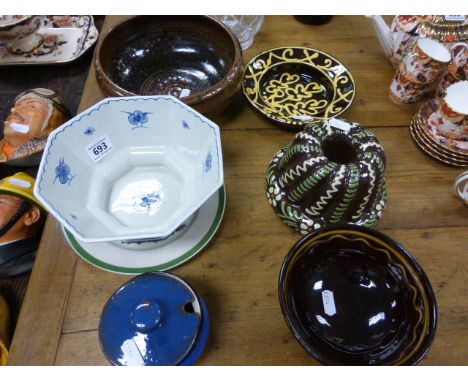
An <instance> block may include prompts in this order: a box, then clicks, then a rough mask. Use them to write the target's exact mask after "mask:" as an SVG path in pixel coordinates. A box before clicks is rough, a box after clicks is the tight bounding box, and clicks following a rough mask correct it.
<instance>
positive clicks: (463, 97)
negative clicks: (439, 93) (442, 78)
mask: <svg viewBox="0 0 468 382" xmlns="http://www.w3.org/2000/svg"><path fill="white" fill-rule="evenodd" d="M467 99H468V81H460V82H457V83H455V84H453V85H450V86H449V87H448V88H447V93H446V95H445V97H444V98H441V99H440V100H439V103H438V105H439V107H438V108H437V110H436V111H435V113H434V114H433V115H432V116H431V117H430V119H432V120H433V121H434V122H435V124H436V126H437V129H438V130H439V132H440V134H442V135H443V136H445V137H447V138H451V139H457V140H466V139H468V102H467Z"/></svg>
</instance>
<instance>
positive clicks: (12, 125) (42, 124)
mask: <svg viewBox="0 0 468 382" xmlns="http://www.w3.org/2000/svg"><path fill="white" fill-rule="evenodd" d="M68 118H69V112H68V110H67V109H66V108H65V107H64V106H63V104H62V103H61V101H60V99H59V98H58V97H57V95H56V93H55V92H54V91H53V90H50V89H44V88H36V89H29V90H26V91H25V92H23V93H21V94H20V95H19V96H18V97H17V98H16V99H15V104H14V106H13V108H12V109H11V111H10V115H9V116H8V117H7V120H6V121H5V124H4V128H3V138H4V139H3V140H1V141H0V162H6V161H10V160H13V159H23V158H26V157H28V156H30V155H33V154H36V153H39V152H41V151H42V150H43V149H44V147H45V143H46V140H47V136H48V135H49V133H50V132H51V131H53V130H55V129H56V128H57V127H59V126H60V125H61V124H63V123H64V122H65V121H66V120H67V119H68ZM28 165H31V164H28Z"/></svg>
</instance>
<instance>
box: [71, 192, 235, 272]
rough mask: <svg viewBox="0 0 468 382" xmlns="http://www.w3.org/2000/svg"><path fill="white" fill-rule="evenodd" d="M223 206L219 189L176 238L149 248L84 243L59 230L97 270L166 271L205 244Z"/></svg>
mask: <svg viewBox="0 0 468 382" xmlns="http://www.w3.org/2000/svg"><path fill="white" fill-rule="evenodd" d="M225 207H226V191H225V188H224V186H223V187H221V188H220V189H219V191H218V192H216V193H215V194H213V196H211V197H210V198H209V199H208V200H207V201H206V202H205V203H204V204H203V205H202V206H201V207H200V209H199V210H198V213H197V215H196V217H195V219H194V221H193V222H192V223H191V224H190V226H189V227H188V228H187V229H186V230H185V231H184V232H183V233H182V234H181V235H180V236H179V237H177V238H176V239H174V240H172V241H169V242H168V243H167V245H162V246H159V247H158V248H153V249H138V250H132V249H127V248H124V247H122V246H117V245H115V244H113V243H111V242H92V243H86V242H82V241H78V240H77V239H76V238H75V237H74V236H73V235H72V234H71V233H70V232H69V231H67V230H66V229H65V228H63V227H62V229H63V232H64V236H65V239H66V240H67V242H68V244H69V245H70V246H71V247H72V249H73V250H74V251H75V252H76V253H77V254H78V255H79V256H80V257H81V258H82V259H83V260H85V261H87V262H88V263H90V264H92V265H94V266H96V267H97V268H100V269H104V270H106V271H110V272H114V273H122V274H140V273H145V272H155V271H166V270H169V269H172V268H175V267H177V266H178V265H180V264H182V263H184V262H186V261H188V260H189V259H191V258H192V257H193V256H195V255H196V254H197V253H198V252H200V251H201V250H202V249H203V248H204V247H205V246H206V245H207V244H208V243H209V241H210V240H211V238H212V237H213V236H214V234H215V233H216V231H217V230H218V228H219V226H220V224H221V221H222V219H223V215H224V209H225Z"/></svg>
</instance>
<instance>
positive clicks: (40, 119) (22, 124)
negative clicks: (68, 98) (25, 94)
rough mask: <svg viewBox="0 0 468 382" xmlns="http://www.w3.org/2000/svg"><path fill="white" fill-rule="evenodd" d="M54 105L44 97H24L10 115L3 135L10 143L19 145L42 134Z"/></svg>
mask: <svg viewBox="0 0 468 382" xmlns="http://www.w3.org/2000/svg"><path fill="white" fill-rule="evenodd" d="M51 108H52V106H51V105H49V104H48V103H47V102H46V101H45V100H44V99H41V98H39V97H37V98H23V99H20V100H19V101H17V102H16V104H15V106H14V107H13V108H12V109H11V113H10V115H9V116H8V118H7V120H6V123H5V128H4V130H3V135H4V137H5V139H7V140H8V141H9V142H10V144H12V145H13V146H16V147H19V146H21V145H22V144H24V143H25V142H27V141H29V140H31V139H32V138H34V137H37V136H39V135H40V133H41V131H42V129H43V128H45V127H47V126H45V125H46V124H47V123H48V120H49V118H50V115H51V114H52V110H51Z"/></svg>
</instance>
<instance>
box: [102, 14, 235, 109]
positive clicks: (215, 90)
mask: <svg viewBox="0 0 468 382" xmlns="http://www.w3.org/2000/svg"><path fill="white" fill-rule="evenodd" d="M149 17H151V16H130V17H128V18H126V19H124V20H122V21H121V22H120V23H118V24H117V25H115V26H113V27H112V28H110V29H109V30H108V31H106V32H105V34H104V35H103V37H102V38H101V39H100V41H99V42H98V44H97V47H96V50H95V57H94V62H95V65H96V68H97V72H98V73H99V77H101V78H102V79H103V80H104V81H105V82H107V83H108V84H110V85H111V86H112V87H113V88H114V89H115V90H116V92H118V93H120V95H121V96H125V95H127V96H131V95H149V94H140V93H141V92H140V91H139V92H134V91H131V90H128V89H125V88H123V87H122V86H121V85H120V84H118V83H116V82H115V81H114V79H112V78H111V77H110V76H109V74H108V73H107V71H106V70H105V69H104V67H103V65H102V63H101V59H100V55H101V54H102V49H103V46H105V44H106V42H107V41H106V40H107V39H108V38H109V36H111V35H112V34H114V33H117V32H118V31H119V29H122V28H126V26H127V25H128V24H130V23H132V22H135V20H137V19H138V18H141V19H143V18H149ZM158 17H168V18H169V17H171V16H158ZM177 17H179V18H183V17H188V18H190V17H191V18H195V17H196V18H203V19H205V20H206V21H207V22H209V23H212V24H213V25H216V27H217V28H218V29H219V30H220V31H223V32H224V33H225V34H226V36H228V37H229V39H230V41H231V42H232V51H233V57H232V62H231V64H230V66H229V67H228V68H227V69H226V73H224V75H223V77H222V78H221V79H220V80H219V81H217V82H215V83H214V84H212V85H211V86H209V87H208V88H206V89H204V90H202V91H199V92H196V93H193V94H192V95H189V96H186V97H183V98H181V100H182V101H183V102H184V103H186V104H189V105H190V104H191V103H194V102H198V101H200V100H202V99H203V98H205V97H213V96H215V95H217V94H220V93H222V92H223V91H224V88H225V85H224V84H225V83H227V82H229V80H230V79H231V77H232V76H233V71H235V69H236V66H238V62H241V61H242V49H241V47H240V43H239V40H238V39H237V37H236V36H235V34H234V33H233V32H232V31H231V30H230V29H229V28H228V27H226V26H225V25H224V24H223V23H222V22H221V21H219V20H217V19H215V18H214V17H211V16H207V15H197V16H187V15H185V16H184V15H178V16H177ZM151 94H153V93H151ZM154 95H156V94H154ZM178 98H179V97H178Z"/></svg>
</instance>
